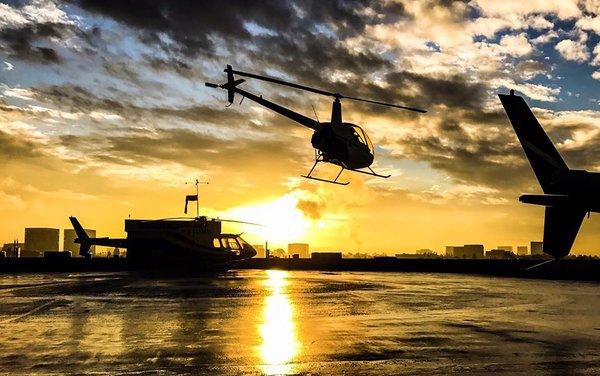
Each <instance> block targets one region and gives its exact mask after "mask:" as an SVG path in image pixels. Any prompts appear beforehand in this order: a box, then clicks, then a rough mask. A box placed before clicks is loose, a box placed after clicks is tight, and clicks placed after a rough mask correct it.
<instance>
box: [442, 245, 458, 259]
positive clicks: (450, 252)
mask: <svg viewBox="0 0 600 376" xmlns="http://www.w3.org/2000/svg"><path fill="white" fill-rule="evenodd" d="M461 248H462V246H458V245H447V246H446V257H454V250H455V249H458V250H459V251H460V249H461Z"/></svg>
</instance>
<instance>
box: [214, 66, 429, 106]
mask: <svg viewBox="0 0 600 376" xmlns="http://www.w3.org/2000/svg"><path fill="white" fill-rule="evenodd" d="M225 72H227V73H228V74H229V73H230V72H231V73H233V74H237V75H239V76H243V77H249V78H256V79H257V80H262V81H267V82H272V83H274V84H278V85H283V86H289V87H293V88H295V89H300V90H305V91H310V92H312V93H316V94H320V95H327V96H329V97H334V98H336V99H350V100H353V101H359V102H366V103H373V104H378V105H381V106H388V107H395V108H399V109H401V110H408V111H414V112H421V113H425V112H427V110H422V109H420V108H415V107H408V106H402V105H398V104H392V103H385V102H379V101H373V100H370V99H362V98H356V97H348V96H345V95H342V94H340V93H332V92H330V91H325V90H321V89H316V88H314V87H310V86H304V85H299V84H295V83H293V82H287V81H283V80H280V79H278V78H274V77H268V76H261V75H258V74H254V73H248V72H242V71H238V70H233V69H230V67H229V66H228V68H227V69H226V70H225Z"/></svg>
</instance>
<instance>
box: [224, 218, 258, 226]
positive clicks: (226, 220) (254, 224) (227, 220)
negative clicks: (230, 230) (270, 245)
mask: <svg viewBox="0 0 600 376" xmlns="http://www.w3.org/2000/svg"><path fill="white" fill-rule="evenodd" d="M216 220H217V221H221V222H232V223H242V224H244V225H252V226H260V227H265V225H261V224H260V223H253V222H246V221H236V220H235V219H219V218H216Z"/></svg>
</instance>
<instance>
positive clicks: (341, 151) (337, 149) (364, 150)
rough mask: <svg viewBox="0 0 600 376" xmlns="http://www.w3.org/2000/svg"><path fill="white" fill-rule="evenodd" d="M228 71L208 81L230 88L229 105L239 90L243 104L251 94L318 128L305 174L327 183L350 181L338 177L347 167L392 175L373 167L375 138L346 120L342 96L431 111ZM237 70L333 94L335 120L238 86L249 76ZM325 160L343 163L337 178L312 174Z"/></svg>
mask: <svg viewBox="0 0 600 376" xmlns="http://www.w3.org/2000/svg"><path fill="white" fill-rule="evenodd" d="M224 72H225V73H227V82H226V83H224V84H221V85H218V84H214V83H210V82H206V83H205V85H206V86H208V87H211V88H220V89H224V90H227V101H228V102H229V105H228V107H229V106H230V105H231V104H233V101H234V97H235V94H236V93H237V94H239V95H241V96H242V99H241V100H240V104H241V103H242V101H243V100H244V98H248V99H250V100H252V101H254V102H256V103H258V104H260V105H262V106H264V107H266V108H268V109H270V110H273V111H275V112H277V113H279V114H281V115H283V116H285V117H287V118H289V119H291V120H293V121H295V122H297V123H300V124H302V125H304V126H306V127H308V128H310V129H312V130H313V131H314V133H313V135H312V138H311V144H312V146H313V147H314V148H315V163H314V164H313V166H312V168H311V169H310V171H309V172H308V174H306V175H302V177H304V178H307V179H313V180H319V181H323V182H327V183H333V184H339V185H348V184H349V182H340V181H338V179H339V177H340V175H341V174H342V172H343V171H344V170H349V171H354V172H358V173H361V174H367V175H371V176H375V177H378V178H386V179H387V178H389V177H390V176H391V175H381V174H378V173H376V172H375V171H373V169H372V168H371V165H372V164H373V160H374V158H375V149H374V147H373V143H372V142H371V139H370V138H369V136H368V135H367V133H366V132H365V131H364V129H362V128H361V127H360V126H358V125H356V124H352V123H346V122H344V121H342V104H341V101H340V100H341V99H348V100H353V101H360V102H367V103H373V104H378V105H382V106H388V107H394V108H399V109H402V110H408V111H414V112H420V113H424V112H427V111H426V110H421V109H418V108H414V107H407V106H401V105H396V104H390V103H384V102H378V101H373V100H368V99H361V98H355V97H349V96H345V95H342V94H340V93H332V92H329V91H325V90H320V89H315V88H312V87H309V86H304V85H299V84H295V83H292V82H287V81H283V80H280V79H277V78H273V77H268V76H261V75H258V74H253V73H247V72H241V71H237V70H234V69H232V67H231V65H227V68H226V69H225V70H224ZM234 74H235V75H238V76H242V77H248V78H255V79H258V80H262V81H267V82H271V83H275V84H279V85H284V86H289V87H292V88H295V89H300V90H305V91H309V92H312V93H316V94H320V95H325V96H329V97H333V98H334V99H333V105H332V109H331V121H329V122H319V121H318V119H317V120H313V119H311V118H309V117H306V116H304V115H302V114H299V113H297V112H295V111H292V110H290V109H288V108H286V107H283V106H280V105H278V104H276V103H273V102H271V101H269V100H266V99H264V98H263V97H262V96H257V95H255V94H252V93H250V92H248V91H245V90H243V89H240V88H238V87H237V86H238V85H239V84H241V83H243V82H245V81H246V80H244V79H235V77H234ZM321 162H325V163H332V164H335V165H337V166H340V167H341V169H340V171H339V173H338V174H337V176H336V177H335V179H333V180H328V179H323V178H318V177H314V176H312V173H313V171H314V169H315V167H317V164H319V163H321ZM365 169H366V170H365Z"/></svg>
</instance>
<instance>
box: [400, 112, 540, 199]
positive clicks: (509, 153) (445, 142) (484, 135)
mask: <svg viewBox="0 0 600 376" xmlns="http://www.w3.org/2000/svg"><path fill="white" fill-rule="evenodd" d="M485 127H486V126H485V125H484V124H483V125H480V126H479V127H478V130H477V131H476V132H467V131H465V129H464V128H463V126H462V125H461V124H460V119H444V118H442V119H441V120H440V121H439V124H438V126H437V129H438V131H437V132H436V133H432V134H430V135H427V136H408V137H406V138H404V139H402V140H399V141H398V144H399V145H401V147H402V149H403V150H404V151H405V153H404V157H407V158H409V159H414V160H420V161H426V162H428V163H429V164H430V165H431V167H433V168H435V169H437V170H440V171H444V172H445V173H447V174H448V175H449V176H450V177H452V178H453V179H454V180H455V181H456V182H458V183H461V184H469V185H474V184H478V185H484V186H487V187H493V188H499V189H502V190H504V192H505V193H506V192H513V191H519V190H522V189H524V188H526V187H529V186H531V185H532V183H533V182H534V180H533V174H532V173H531V171H530V167H529V165H528V163H527V162H526V160H525V157H524V154H523V152H522V150H521V147H520V145H519V144H518V142H517V140H516V138H515V137H513V135H512V134H510V133H509V130H508V129H507V130H506V131H501V132H498V131H494V132H489V131H486V130H485ZM509 177H510V178H509Z"/></svg>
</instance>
